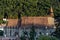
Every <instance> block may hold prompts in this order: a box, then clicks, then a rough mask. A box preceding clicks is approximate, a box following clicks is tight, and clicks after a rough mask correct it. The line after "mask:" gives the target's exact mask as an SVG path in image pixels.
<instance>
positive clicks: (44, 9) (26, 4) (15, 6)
mask: <svg viewBox="0 0 60 40" xmlns="http://www.w3.org/2000/svg"><path fill="white" fill-rule="evenodd" d="M59 4H60V1H59V0H0V18H3V17H4V14H7V15H8V18H17V17H18V16H17V15H18V13H20V14H21V16H46V15H47V13H48V10H49V8H50V6H51V5H52V7H53V9H54V14H55V16H60V5H59Z"/></svg>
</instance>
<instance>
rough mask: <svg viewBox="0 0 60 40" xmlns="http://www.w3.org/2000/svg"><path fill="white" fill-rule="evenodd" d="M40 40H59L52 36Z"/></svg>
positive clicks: (41, 37) (39, 39) (42, 37)
mask: <svg viewBox="0 0 60 40" xmlns="http://www.w3.org/2000/svg"><path fill="white" fill-rule="evenodd" d="M38 40H58V39H57V38H56V37H51V36H43V35H42V36H40V37H39V38H38Z"/></svg>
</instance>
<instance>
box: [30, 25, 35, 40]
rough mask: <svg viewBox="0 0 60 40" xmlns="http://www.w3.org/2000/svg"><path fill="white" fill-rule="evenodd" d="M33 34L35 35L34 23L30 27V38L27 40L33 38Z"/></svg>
mask: <svg viewBox="0 0 60 40" xmlns="http://www.w3.org/2000/svg"><path fill="white" fill-rule="evenodd" d="M35 35H36V32H35V28H34V25H33V26H32V27H31V30H30V39H29V40H35V38H34V37H35Z"/></svg>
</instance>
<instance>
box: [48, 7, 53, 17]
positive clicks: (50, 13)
mask: <svg viewBox="0 0 60 40" xmlns="http://www.w3.org/2000/svg"><path fill="white" fill-rule="evenodd" d="M49 16H51V17H54V13H53V8H52V7H50V9H49Z"/></svg>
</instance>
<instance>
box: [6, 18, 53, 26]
mask: <svg viewBox="0 0 60 40" xmlns="http://www.w3.org/2000/svg"><path fill="white" fill-rule="evenodd" d="M20 22H21V25H30V24H34V25H45V26H50V25H54V19H53V18H52V17H22V18H21V21H20ZM20 22H19V23H20ZM17 24H18V19H8V25H7V26H16V25H17Z"/></svg>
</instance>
